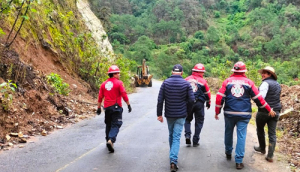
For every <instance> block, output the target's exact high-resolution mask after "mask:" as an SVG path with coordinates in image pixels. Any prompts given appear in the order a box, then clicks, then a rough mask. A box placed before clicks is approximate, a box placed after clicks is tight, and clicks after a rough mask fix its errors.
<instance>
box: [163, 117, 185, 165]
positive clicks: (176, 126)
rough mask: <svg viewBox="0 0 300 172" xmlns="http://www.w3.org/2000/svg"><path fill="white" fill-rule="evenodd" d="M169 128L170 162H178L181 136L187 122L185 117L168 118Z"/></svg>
mask: <svg viewBox="0 0 300 172" xmlns="http://www.w3.org/2000/svg"><path fill="white" fill-rule="evenodd" d="M167 122H168V129H169V145H170V164H171V163H172V162H173V163H175V164H177V159H178V153H179V147H180V137H181V133H182V129H183V125H184V122H185V118H167Z"/></svg>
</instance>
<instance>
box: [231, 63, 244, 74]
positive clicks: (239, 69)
mask: <svg viewBox="0 0 300 172" xmlns="http://www.w3.org/2000/svg"><path fill="white" fill-rule="evenodd" d="M231 71H232V72H241V73H244V72H247V68H246V65H245V63H243V62H236V63H235V64H234V66H233V68H232V69H231Z"/></svg>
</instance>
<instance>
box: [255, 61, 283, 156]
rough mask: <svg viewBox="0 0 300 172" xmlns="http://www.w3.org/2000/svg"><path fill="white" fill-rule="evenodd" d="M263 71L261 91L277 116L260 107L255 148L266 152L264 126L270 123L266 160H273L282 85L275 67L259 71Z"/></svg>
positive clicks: (257, 116) (257, 117)
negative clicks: (257, 144) (257, 143)
mask: <svg viewBox="0 0 300 172" xmlns="http://www.w3.org/2000/svg"><path fill="white" fill-rule="evenodd" d="M258 72H259V73H261V77H262V80H263V82H262V83H261V85H260V86H259V92H260V94H261V95H262V96H263V98H264V99H265V100H266V102H267V103H268V104H269V105H270V107H271V108H272V109H273V110H274V111H275V112H276V115H275V116H270V115H268V112H267V111H266V110H265V109H262V108H259V109H258V112H257V115H256V127H257V128H256V131H257V137H258V142H259V146H254V150H255V151H258V152H261V153H262V154H265V153H266V150H265V149H266V141H265V131H264V126H265V125H266V124H267V125H268V135H269V149H268V155H267V156H266V160H267V161H269V162H273V154H274V150H275V146H276V126H277V121H278V119H279V112H280V110H281V103H280V94H281V86H280V85H279V83H278V82H277V75H276V74H275V70H274V68H272V67H270V66H267V67H265V68H264V69H261V70H259V71H258Z"/></svg>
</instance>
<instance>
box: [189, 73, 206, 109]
mask: <svg viewBox="0 0 300 172" xmlns="http://www.w3.org/2000/svg"><path fill="white" fill-rule="evenodd" d="M185 80H187V81H188V82H189V83H190V84H191V86H192V89H193V92H194V96H195V98H196V99H198V100H201V101H202V102H203V103H204V102H205V101H207V102H210V98H211V95H210V90H209V87H208V85H207V82H206V80H205V79H204V78H203V76H201V75H199V74H198V73H197V72H193V73H192V75H190V76H188V77H186V78H185Z"/></svg>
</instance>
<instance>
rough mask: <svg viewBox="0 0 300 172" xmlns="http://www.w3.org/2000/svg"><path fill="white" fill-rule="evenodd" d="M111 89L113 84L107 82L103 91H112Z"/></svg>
mask: <svg viewBox="0 0 300 172" xmlns="http://www.w3.org/2000/svg"><path fill="white" fill-rule="evenodd" d="M112 87H114V84H113V83H112V82H111V81H108V82H107V83H106V84H105V89H106V90H108V91H110V90H111V89H112Z"/></svg>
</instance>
